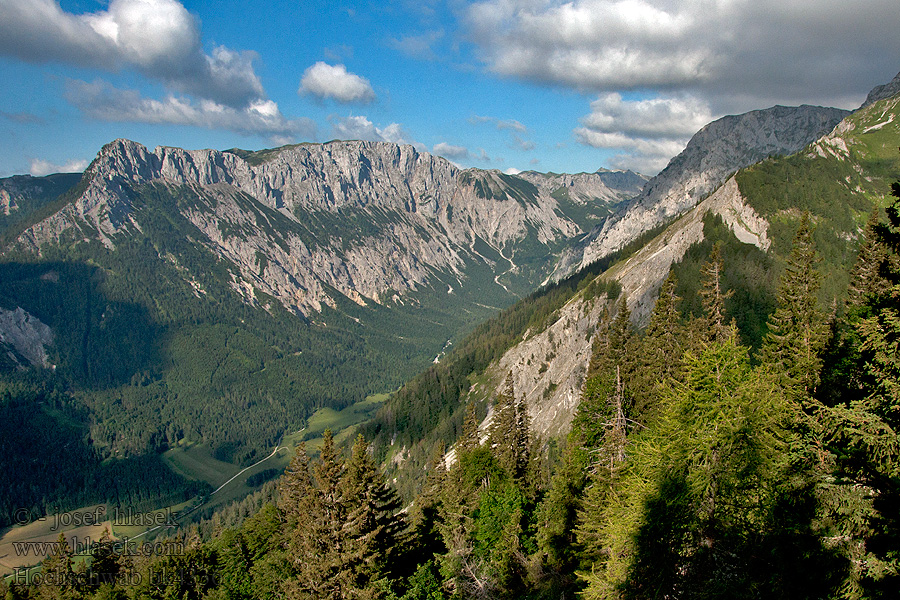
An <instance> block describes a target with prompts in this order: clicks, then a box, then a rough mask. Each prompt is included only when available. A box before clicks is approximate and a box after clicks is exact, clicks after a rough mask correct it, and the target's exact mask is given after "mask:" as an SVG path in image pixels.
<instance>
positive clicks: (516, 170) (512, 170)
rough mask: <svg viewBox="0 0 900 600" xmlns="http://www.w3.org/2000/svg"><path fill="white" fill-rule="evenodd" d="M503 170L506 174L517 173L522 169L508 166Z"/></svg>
mask: <svg viewBox="0 0 900 600" xmlns="http://www.w3.org/2000/svg"><path fill="white" fill-rule="evenodd" d="M503 172H504V173H506V174H507V175H518V174H519V173H521V172H522V170H521V169H517V168H515V167H510V168H508V169H506V170H505V171H503Z"/></svg>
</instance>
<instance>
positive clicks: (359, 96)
mask: <svg viewBox="0 0 900 600" xmlns="http://www.w3.org/2000/svg"><path fill="white" fill-rule="evenodd" d="M298 93H300V94H309V95H311V96H316V97H317V98H320V99H323V100H324V99H326V98H331V99H333V100H337V101H338V102H343V103H345V104H349V103H359V104H368V103H369V102H372V101H373V100H375V91H374V90H373V89H372V85H371V84H370V83H369V81H368V80H367V79H363V78H362V77H360V76H359V75H355V74H353V73H350V72H348V71H347V67H345V66H344V65H329V64H327V63H324V62H321V61H320V62H317V63H316V64H314V65H313V66H311V67H309V68H308V69H306V71H304V72H303V78H302V79H301V80H300V89H299V90H298Z"/></svg>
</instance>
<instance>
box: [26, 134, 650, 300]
mask: <svg viewBox="0 0 900 600" xmlns="http://www.w3.org/2000/svg"><path fill="white" fill-rule="evenodd" d="M617 178H618V179H617ZM604 180H607V181H610V183H609V184H607V183H605V182H604ZM640 180H641V178H640V176H638V175H636V174H631V175H627V174H623V175H621V176H620V175H618V174H617V173H615V172H603V173H595V174H581V175H576V176H566V175H553V174H550V175H539V174H530V175H528V176H525V177H515V176H511V175H506V174H503V173H500V172H498V171H481V170H477V169H468V170H460V169H458V168H457V167H455V166H454V165H453V164H452V163H450V162H449V161H446V160H444V159H442V158H439V157H435V156H432V155H430V154H428V153H423V152H418V151H417V150H415V149H414V148H413V147H411V146H402V145H396V144H388V143H373V142H331V143H327V144H301V145H297V146H287V147H283V148H276V149H273V150H265V151H262V152H257V153H250V152H245V151H239V150H232V151H224V152H223V151H215V150H190V151H189V150H182V149H179V148H163V147H160V148H156V149H155V150H153V151H152V152H151V151H149V150H148V149H147V148H145V147H144V146H142V145H140V144H137V143H135V142H131V141H128V140H116V141H115V142H112V143H110V144H108V145H107V146H105V147H104V148H103V149H102V150H101V152H100V153H99V155H98V156H97V158H96V159H95V160H94V161H93V163H92V164H91V165H90V167H89V168H88V169H87V171H86V173H85V178H84V181H83V182H82V187H83V189H84V191H83V192H82V193H81V194H80V195H78V197H77V198H75V199H74V200H73V201H72V202H71V203H70V204H68V205H67V206H65V207H64V208H63V209H62V210H60V211H59V212H57V213H56V214H54V215H52V216H51V217H49V218H47V219H44V220H43V221H41V222H39V223H36V224H34V225H33V226H31V227H29V228H28V229H27V230H25V231H24V232H23V233H22V234H21V235H20V236H19V237H18V239H17V240H16V242H15V246H16V247H17V248H18V249H20V250H25V251H28V252H34V253H40V252H41V248H42V247H43V246H44V245H46V244H59V243H78V242H79V241H80V240H89V239H99V240H100V241H101V242H102V243H103V244H104V245H105V246H107V247H108V248H110V249H112V248H114V247H115V245H116V239H117V237H118V236H121V235H134V234H136V233H137V232H139V231H140V230H141V210H142V207H143V206H144V205H146V204H147V202H149V200H147V197H148V195H147V194H146V192H147V190H148V189H150V188H151V187H152V186H160V185H161V186H163V187H164V188H166V189H167V190H168V193H171V194H176V195H179V196H180V197H182V198H189V201H187V200H185V201H182V202H181V204H180V206H181V208H180V209H179V210H181V213H182V214H183V215H184V216H185V217H187V218H188V219H189V220H190V221H191V223H192V224H193V225H194V226H195V227H196V228H197V229H198V230H199V231H200V232H201V233H202V237H201V238H200V239H199V240H197V242H198V243H201V244H203V245H204V246H205V247H207V248H209V249H211V250H213V251H214V252H215V253H216V254H218V255H219V256H221V257H223V258H225V259H227V260H228V261H230V262H231V263H232V264H233V265H234V266H235V268H234V269H233V278H234V281H233V282H232V286H233V288H234V289H235V290H236V291H238V292H240V293H241V294H242V295H243V296H244V297H245V299H246V300H247V301H249V302H253V301H254V297H255V294H256V291H259V292H263V293H265V294H268V295H270V296H273V297H274V298H276V299H277V300H279V301H280V302H281V303H282V304H283V305H284V306H286V307H288V308H290V309H293V310H297V311H299V312H301V313H303V314H306V315H309V314H310V313H312V312H316V311H319V310H321V308H322V306H323V304H333V303H334V301H335V298H334V297H333V292H332V291H330V290H336V291H337V292H338V293H340V294H343V295H344V296H346V297H347V298H350V299H351V300H353V301H355V302H357V303H360V304H364V303H368V302H377V303H384V302H386V301H402V300H403V298H404V296H405V295H406V294H407V293H409V292H411V291H415V290H416V289H418V288H419V287H420V286H422V285H433V284H434V277H433V276H434V273H435V272H440V273H443V274H444V275H445V276H448V277H450V278H451V279H453V280H455V281H456V284H455V285H454V284H451V285H450V288H451V290H450V291H452V288H454V287H456V288H457V289H458V288H459V287H460V286H464V285H466V284H467V283H466V282H467V271H468V268H469V267H470V266H471V265H472V264H474V263H478V264H481V265H486V266H487V267H489V268H490V269H491V271H492V272H493V275H494V280H495V285H496V286H498V287H499V288H502V290H503V291H504V293H506V294H508V295H509V297H510V298H513V297H515V296H517V295H522V294H524V293H527V292H528V291H530V290H531V289H533V287H534V286H535V285H536V284H537V283H539V282H540V281H541V280H542V279H543V278H544V277H546V274H547V272H548V270H549V268H550V267H551V266H552V264H553V263H554V262H555V260H556V253H558V252H559V251H560V250H561V249H562V247H563V246H564V245H565V244H566V243H567V242H568V241H569V240H571V239H572V238H573V237H575V236H578V235H581V234H583V233H584V231H585V228H584V227H583V226H582V224H583V221H582V220H580V219H579V218H577V217H576V216H569V215H570V214H571V213H572V212H573V211H572V209H571V207H572V205H573V203H577V204H579V205H581V206H584V205H587V204H590V205H591V207H594V208H597V207H599V209H602V210H601V212H605V213H608V212H610V211H611V210H613V209H614V208H615V206H616V205H617V204H618V203H620V202H621V201H622V200H623V199H625V198H628V197H630V196H631V195H633V194H634V193H636V192H637V191H638V190H637V187H638V186H637V185H636V182H637V181H640ZM617 186H618V187H617ZM559 189H566V190H572V191H571V195H569V196H568V197H567V198H565V199H562V200H560V199H559V198H560V194H554V192H555V191H556V190H559ZM575 212H577V211H575ZM186 279H188V280H189V281H190V274H186ZM198 293H201V292H200V290H198Z"/></svg>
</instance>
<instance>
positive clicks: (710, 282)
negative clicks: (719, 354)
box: [700, 242, 734, 343]
mask: <svg viewBox="0 0 900 600" xmlns="http://www.w3.org/2000/svg"><path fill="white" fill-rule="evenodd" d="M724 269H725V262H724V260H723V259H722V242H716V243H715V245H713V249H712V252H710V255H709V260H707V261H706V262H705V263H704V264H703V267H702V268H701V270H700V278H701V286H700V297H701V301H702V303H703V308H704V310H705V312H706V316H705V318H704V319H703V320H702V321H701V323H700V325H702V326H703V333H702V334H701V338H702V339H703V340H704V341H706V342H711V343H722V342H724V341H725V340H726V339H727V338H728V336H729V335H730V334H731V326H730V325H729V323H727V322H726V317H725V301H726V300H728V299H729V298H731V296H732V295H734V290H728V291H725V289H724V288H723V286H722V278H723V272H724Z"/></svg>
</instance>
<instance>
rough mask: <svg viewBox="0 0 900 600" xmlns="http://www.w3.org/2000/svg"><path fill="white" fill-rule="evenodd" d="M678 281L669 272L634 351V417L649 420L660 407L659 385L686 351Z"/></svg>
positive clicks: (673, 369)
mask: <svg viewBox="0 0 900 600" xmlns="http://www.w3.org/2000/svg"><path fill="white" fill-rule="evenodd" d="M677 285H678V282H677V280H676V278H675V275H674V273H669V276H668V277H666V280H665V281H664V282H663V285H662V288H661V289H660V291H659V298H658V299H657V300H656V304H655V305H654V307H653V312H652V313H651V314H650V324H649V325H647V330H646V332H645V333H644V337H643V339H642V340H641V341H640V344H639V345H638V346H637V349H636V351H635V354H636V357H635V362H636V368H635V369H634V374H633V376H632V378H631V388H632V389H631V392H632V395H633V396H634V412H633V414H634V419H635V420H637V421H641V422H646V421H648V420H650V419H652V418H653V416H654V415H655V414H656V412H657V410H658V408H659V406H658V405H659V401H658V395H659V385H660V384H661V383H662V382H663V381H666V380H668V379H671V378H673V377H675V376H676V374H677V373H678V370H679V367H680V364H681V356H682V355H683V354H684V350H685V348H684V344H683V339H682V338H683V336H684V331H683V327H682V326H681V322H680V313H679V311H678V302H679V300H681V298H679V297H678V295H677V294H676V293H675V288H676V287H677Z"/></svg>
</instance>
